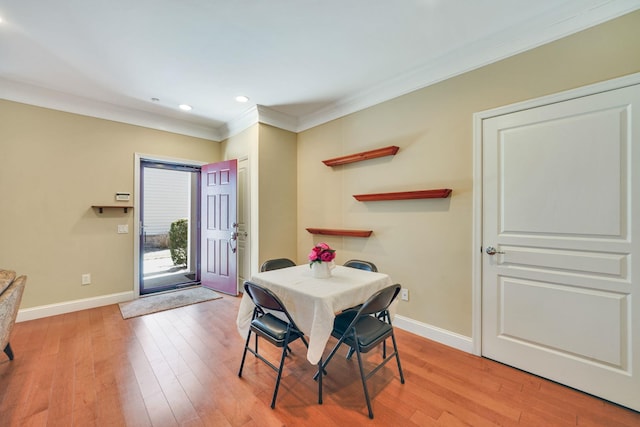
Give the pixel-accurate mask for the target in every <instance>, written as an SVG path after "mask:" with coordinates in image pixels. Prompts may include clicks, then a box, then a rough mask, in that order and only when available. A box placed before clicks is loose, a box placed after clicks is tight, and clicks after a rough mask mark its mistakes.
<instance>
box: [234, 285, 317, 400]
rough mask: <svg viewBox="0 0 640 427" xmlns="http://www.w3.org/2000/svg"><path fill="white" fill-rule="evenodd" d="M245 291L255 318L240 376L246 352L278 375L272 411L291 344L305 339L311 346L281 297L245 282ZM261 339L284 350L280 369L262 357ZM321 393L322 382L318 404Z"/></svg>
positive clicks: (245, 347) (305, 343) (307, 345)
mask: <svg viewBox="0 0 640 427" xmlns="http://www.w3.org/2000/svg"><path fill="white" fill-rule="evenodd" d="M244 289H245V292H247V295H249V297H250V298H251V300H252V301H253V303H254V304H255V306H256V307H255V308H254V309H253V317H252V320H251V325H250V327H249V333H248V334H247V340H246V341H245V344H244V352H243V353H242V362H241V363H240V370H239V371H238V376H239V377H242V368H243V367H244V361H245V359H246V356H247V351H249V352H251V353H253V355H254V356H256V357H257V358H258V359H260V360H262V361H263V362H264V363H266V364H267V365H268V366H270V367H271V369H273V370H274V371H276V372H277V373H278V375H277V378H276V385H275V388H274V390H273V398H272V399H271V408H272V409H273V408H275V407H276V397H277V395H278V388H279V387H280V379H281V378H282V369H283V367H284V360H285V357H286V356H287V353H288V352H291V349H290V348H289V344H291V343H292V342H294V341H295V340H297V339H298V338H299V339H300V340H302V342H303V343H304V345H305V346H306V347H307V348H309V344H308V343H307V340H306V339H305V338H304V334H303V333H302V331H301V330H300V329H299V328H298V327H297V326H296V324H295V322H294V321H293V319H292V318H291V315H290V314H289V312H288V311H287V309H286V308H285V306H284V304H282V301H280V298H278V297H277V296H276V295H275V294H274V293H273V292H271V291H270V290H269V289H266V288H264V287H262V286H259V285H256V284H255V283H252V282H244ZM273 312H279V313H282V314H283V315H284V317H285V318H286V319H287V320H286V321H285V320H282V319H280V318H279V317H276V316H275V315H273V314H272V313H273ZM252 333H254V334H256V343H255V350H254V349H252V348H250V347H249V341H250V340H251V334H252ZM258 336H259V337H262V338H264V339H265V340H267V341H268V342H270V343H271V344H273V345H275V346H276V347H282V356H281V357H280V365H279V367H276V366H275V365H274V364H273V363H271V362H270V361H268V360H267V359H265V358H264V357H263V356H262V355H261V354H259V352H258ZM321 390H322V382H321V381H320V382H319V384H318V401H319V403H322V401H321V399H322V394H321V393H322V392H321Z"/></svg>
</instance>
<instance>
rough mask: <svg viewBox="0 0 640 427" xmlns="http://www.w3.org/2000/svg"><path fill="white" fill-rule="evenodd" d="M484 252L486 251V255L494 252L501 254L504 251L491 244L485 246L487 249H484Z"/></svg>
mask: <svg viewBox="0 0 640 427" xmlns="http://www.w3.org/2000/svg"><path fill="white" fill-rule="evenodd" d="M485 252H486V253H487V255H495V254H503V253H504V252H502V251H499V250H497V249H496V248H494V247H493V246H487V249H486V250H485Z"/></svg>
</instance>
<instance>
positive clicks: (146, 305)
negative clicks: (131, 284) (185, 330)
mask: <svg viewBox="0 0 640 427" xmlns="http://www.w3.org/2000/svg"><path fill="white" fill-rule="evenodd" d="M218 298H222V296H221V295H220V294H218V293H217V292H215V291H212V290H211V289H209V288H205V287H203V286H197V287H193V288H188V289H180V290H178V291H173V292H167V293H164V294H160V295H151V296H148V297H141V298H138V299H136V300H133V301H128V302H121V303H120V304H118V305H119V306H120V313H122V318H123V319H130V318H132V317H138V316H144V315H145V314H151V313H157V312H159V311H165V310H171V309H174V308H178V307H184V306H186V305H191V304H197V303H199V302H204V301H210V300H214V299H218Z"/></svg>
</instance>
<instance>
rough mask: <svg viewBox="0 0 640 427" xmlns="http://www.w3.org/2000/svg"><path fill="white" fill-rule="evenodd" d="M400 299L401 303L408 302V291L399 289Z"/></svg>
mask: <svg viewBox="0 0 640 427" xmlns="http://www.w3.org/2000/svg"><path fill="white" fill-rule="evenodd" d="M400 299H402V301H409V289H404V288H403V289H401V290H400Z"/></svg>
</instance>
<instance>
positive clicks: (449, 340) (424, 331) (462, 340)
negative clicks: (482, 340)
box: [393, 314, 473, 353]
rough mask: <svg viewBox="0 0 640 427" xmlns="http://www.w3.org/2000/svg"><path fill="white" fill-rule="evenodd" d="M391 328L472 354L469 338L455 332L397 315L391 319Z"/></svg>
mask: <svg viewBox="0 0 640 427" xmlns="http://www.w3.org/2000/svg"><path fill="white" fill-rule="evenodd" d="M393 326H394V327H397V328H400V329H403V330H405V331H407V332H411V333H413V334H416V335H419V336H421V337H423V338H427V339H430V340H432V341H436V342H439V343H440V344H444V345H447V346H449V347H453V348H456V349H458V350H461V351H464V352H467V353H473V340H472V339H471V338H470V337H466V336H464V335H460V334H456V333H455V332H451V331H447V330H446V329H441V328H438V327H436V326H432V325H429V324H426V323H422V322H418V321H417V320H413V319H410V318H408V317H404V316H400V315H397V314H396V316H395V317H394V318H393Z"/></svg>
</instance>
